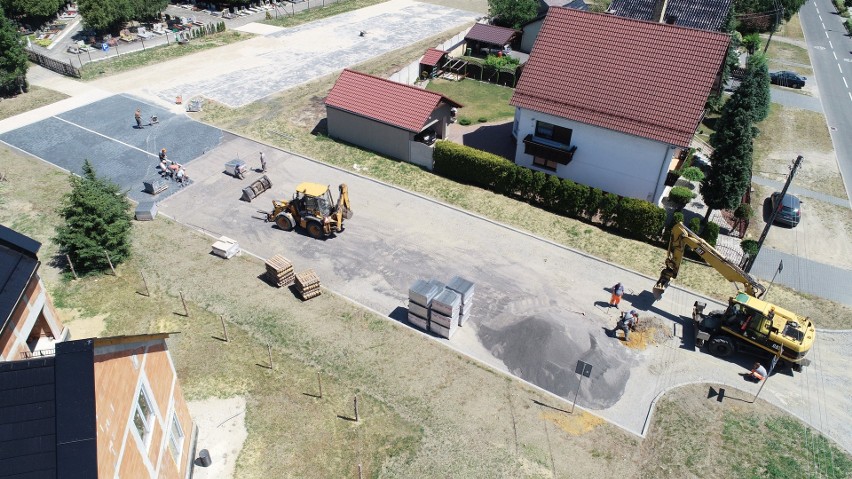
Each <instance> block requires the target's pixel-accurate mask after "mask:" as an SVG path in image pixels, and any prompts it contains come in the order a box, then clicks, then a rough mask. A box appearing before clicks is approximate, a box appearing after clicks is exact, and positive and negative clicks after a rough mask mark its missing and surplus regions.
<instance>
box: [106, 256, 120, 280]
mask: <svg viewBox="0 0 852 479" xmlns="http://www.w3.org/2000/svg"><path fill="white" fill-rule="evenodd" d="M104 254H105V255H106V259H107V263H109V269H111V270H112V275H113V276H118V275H117V274H115V268H114V267H113V266H112V260H111V259H109V253H107V250H104Z"/></svg>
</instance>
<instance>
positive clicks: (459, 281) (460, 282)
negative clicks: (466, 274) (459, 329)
mask: <svg viewBox="0 0 852 479" xmlns="http://www.w3.org/2000/svg"><path fill="white" fill-rule="evenodd" d="M447 289H450V290H453V291H455V292H456V293H458V294H459V295H460V296H461V309H460V310H459V326H464V323H466V322H467V320H468V319H470V308H471V306H472V305H473V292H474V290H475V289H476V288H475V287H474V284H473V283H472V282H470V281H468V280H466V279H464V278H462V277H460V276H453V278H452V279H451V280H450V282H449V283H447Z"/></svg>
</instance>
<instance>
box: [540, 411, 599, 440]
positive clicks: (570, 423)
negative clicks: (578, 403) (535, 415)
mask: <svg viewBox="0 0 852 479" xmlns="http://www.w3.org/2000/svg"><path fill="white" fill-rule="evenodd" d="M541 418H542V419H544V420H546V421H550V422H552V423H553V424H556V425H557V426H559V429H562V430H563V431H565V432H566V433H568V434H569V435H571V436H580V435H583V434H586V433H588V432H591V431H592V430H594V429H595V428H597V427H598V426H600V425H601V424H603V423H604V420H603V419H601V418H600V417H598V416H595V415H592V414H589V413H587V412H585V411H579V412H575V414H570V415H569V414H566V413H564V412H558V411H545V412H542V413H541Z"/></svg>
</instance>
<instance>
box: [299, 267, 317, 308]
mask: <svg viewBox="0 0 852 479" xmlns="http://www.w3.org/2000/svg"><path fill="white" fill-rule="evenodd" d="M296 290H297V291H298V292H299V296H301V297H302V299H303V300H305V301H307V300H309V299H311V298H316V297H317V296H319V295H320V294H322V290H321V289H320V280H319V276H317V274H316V273H315V272H314V270H312V269H308V270H305V271H302V272H301V273H296Z"/></svg>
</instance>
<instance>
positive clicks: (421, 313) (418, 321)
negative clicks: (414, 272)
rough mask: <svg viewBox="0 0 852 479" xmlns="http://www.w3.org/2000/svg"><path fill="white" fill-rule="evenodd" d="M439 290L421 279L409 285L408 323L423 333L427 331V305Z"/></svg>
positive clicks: (435, 285)
mask: <svg viewBox="0 0 852 479" xmlns="http://www.w3.org/2000/svg"><path fill="white" fill-rule="evenodd" d="M441 289H442V288H440V287H438V285H437V284H434V283H432V282H429V281H424V280H422V279H418V280H417V281H415V283H414V284H413V285H411V288H409V289H408V322H409V323H411V324H413V325H414V326H417V327H418V328H420V329H422V330H424V331H428V330H429V305H430V304H432V298H434V297H435V295H437V294H438V293H440V292H441Z"/></svg>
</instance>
